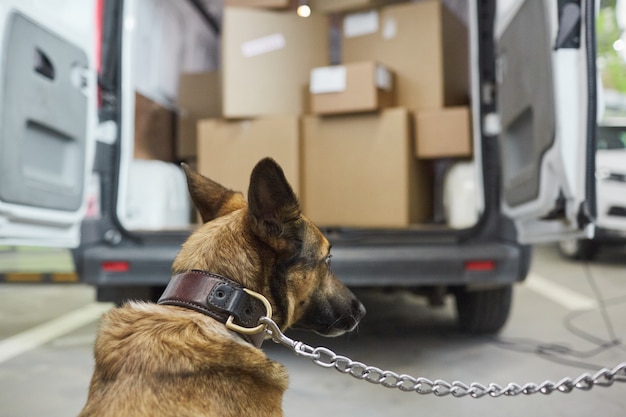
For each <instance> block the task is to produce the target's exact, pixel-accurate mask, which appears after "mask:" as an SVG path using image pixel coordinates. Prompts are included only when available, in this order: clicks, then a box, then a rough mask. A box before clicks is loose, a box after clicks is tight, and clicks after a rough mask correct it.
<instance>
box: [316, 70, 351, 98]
mask: <svg viewBox="0 0 626 417" xmlns="http://www.w3.org/2000/svg"><path fill="white" fill-rule="evenodd" d="M309 85H310V86H309V90H310V91H311V94H323V93H340V92H342V91H345V89H346V67H344V66H343V65H335V66H332V67H319V68H314V69H312V70H311V79H310V83H309Z"/></svg>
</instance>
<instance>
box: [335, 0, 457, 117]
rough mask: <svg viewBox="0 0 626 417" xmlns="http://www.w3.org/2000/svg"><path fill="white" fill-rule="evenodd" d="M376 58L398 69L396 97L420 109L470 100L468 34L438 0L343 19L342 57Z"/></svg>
mask: <svg viewBox="0 0 626 417" xmlns="http://www.w3.org/2000/svg"><path fill="white" fill-rule="evenodd" d="M364 60H375V61H377V62H380V63H381V64H384V65H386V66H387V67H389V68H390V69H391V70H392V71H393V72H394V73H395V75H396V92H397V93H396V103H397V105H398V106H402V107H406V108H408V109H409V110H411V111H413V112H416V111H418V110H423V109H436V108H441V107H445V106H456V105H464V104H467V103H468V94H469V93H468V92H469V69H468V34H467V28H466V27H465V25H464V24H463V22H462V21H461V20H459V19H458V18H457V17H456V16H455V15H454V14H452V13H451V12H450V11H449V10H448V9H447V8H446V7H445V6H443V5H442V4H441V3H440V2H439V1H436V0H424V1H422V2H419V3H405V4H396V5H392V6H387V7H384V8H381V9H377V10H370V11H367V12H362V13H356V14H350V15H347V16H345V17H344V20H343V37H342V63H344V64H345V63H351V62H359V61H364Z"/></svg>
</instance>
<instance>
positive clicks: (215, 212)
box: [181, 163, 246, 223]
mask: <svg viewBox="0 0 626 417" xmlns="http://www.w3.org/2000/svg"><path fill="white" fill-rule="evenodd" d="M181 166H182V167H183V170H184V171H185V175H186V176H187V187H188V188H189V194H190V195H191V200H192V201H193V204H194V205H195V206H196V208H197V209H198V212H199V213H200V216H201V217H202V222H203V223H206V222H208V221H210V220H213V219H215V218H217V217H220V216H223V215H225V214H228V213H230V212H232V211H235V210H238V209H240V208H242V207H245V205H246V202H245V199H244V198H243V195H242V194H241V193H237V192H235V191H232V190H229V189H228V188H226V187H224V186H223V185H220V184H218V183H216V182H215V181H213V180H210V179H208V178H206V177H205V176H203V175H200V174H198V173H197V172H195V171H194V170H192V169H191V168H189V166H188V165H187V164H185V163H183V164H181Z"/></svg>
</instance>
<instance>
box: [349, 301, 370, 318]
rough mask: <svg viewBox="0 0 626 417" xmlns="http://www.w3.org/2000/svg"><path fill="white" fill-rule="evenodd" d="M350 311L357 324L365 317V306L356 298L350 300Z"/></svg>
mask: <svg viewBox="0 0 626 417" xmlns="http://www.w3.org/2000/svg"><path fill="white" fill-rule="evenodd" d="M352 311H353V315H354V317H355V318H356V320H357V322H358V321H359V320H361V319H362V318H363V317H365V314H366V313H367V311H366V310H365V306H364V305H363V303H361V302H360V301H359V300H357V299H356V298H355V299H354V300H352Z"/></svg>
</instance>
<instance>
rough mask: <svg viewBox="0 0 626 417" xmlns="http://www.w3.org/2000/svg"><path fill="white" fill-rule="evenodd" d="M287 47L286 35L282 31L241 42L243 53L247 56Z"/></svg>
mask: <svg viewBox="0 0 626 417" xmlns="http://www.w3.org/2000/svg"><path fill="white" fill-rule="evenodd" d="M284 47H285V37H284V36H283V34H282V33H274V34H273V35H268V36H264V37H262V38H257V39H254V40H251V41H248V42H244V43H242V44H241V53H242V54H243V56H245V57H246V58H250V57H253V56H257V55H262V54H266V53H268V52H272V51H277V50H279V49H282V48H284Z"/></svg>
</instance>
